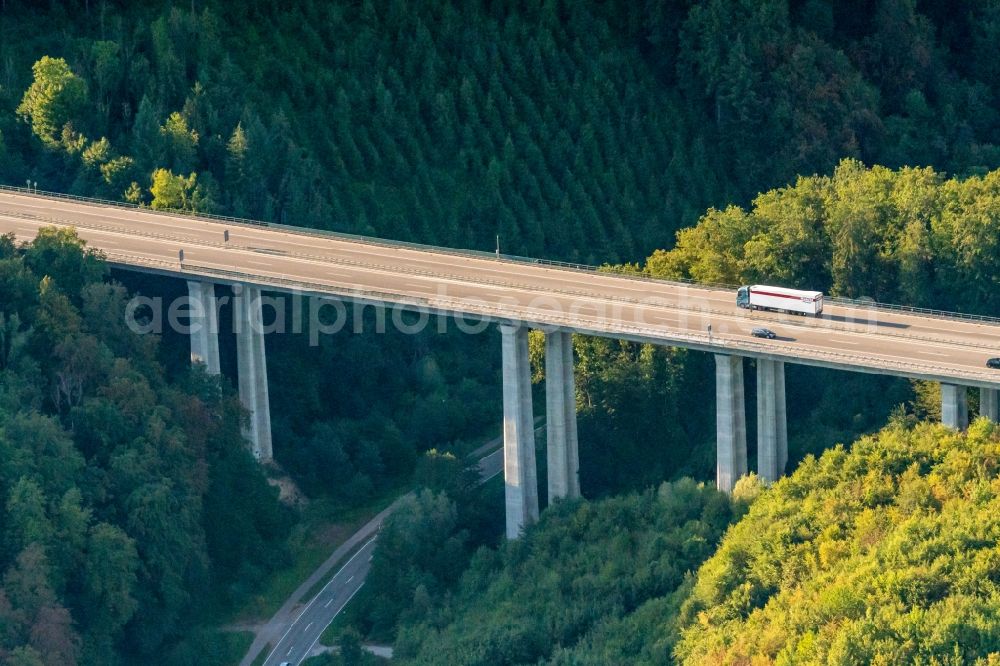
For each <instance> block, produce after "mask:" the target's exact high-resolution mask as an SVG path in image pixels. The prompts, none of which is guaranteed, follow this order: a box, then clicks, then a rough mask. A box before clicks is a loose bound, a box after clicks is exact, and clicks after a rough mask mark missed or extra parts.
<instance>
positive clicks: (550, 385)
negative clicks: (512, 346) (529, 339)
mask: <svg viewBox="0 0 1000 666" xmlns="http://www.w3.org/2000/svg"><path fill="white" fill-rule="evenodd" d="M545 412H546V416H545V430H546V443H547V446H546V450H547V454H548V459H547V460H548V470H549V504H551V503H552V502H553V501H554V500H556V499H558V498H562V497H569V498H574V497H579V496H580V480H579V469H580V459H579V452H578V446H577V438H576V385H575V383H574V379H573V334H572V333H563V332H561V331H554V332H552V333H548V334H546V336H545Z"/></svg>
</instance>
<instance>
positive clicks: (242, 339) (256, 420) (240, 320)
mask: <svg viewBox="0 0 1000 666" xmlns="http://www.w3.org/2000/svg"><path fill="white" fill-rule="evenodd" d="M233 293H234V294H235V298H234V299H233V319H234V324H235V328H236V363H237V372H238V379H239V381H238V383H239V390H240V402H242V403H243V407H245V408H246V409H247V411H249V412H250V423H249V424H248V425H247V427H246V428H245V430H244V433H243V434H244V436H245V437H246V438H247V440H248V441H249V442H250V451H251V452H252V453H253V455H254V457H255V458H257V459H258V460H262V461H264V460H271V458H272V457H273V451H272V448H271V407H270V403H269V400H268V395H267V357H266V354H265V349H264V321H263V313H262V311H261V302H260V288H259V287H254V286H252V285H248V284H242V285H236V286H234V287H233Z"/></svg>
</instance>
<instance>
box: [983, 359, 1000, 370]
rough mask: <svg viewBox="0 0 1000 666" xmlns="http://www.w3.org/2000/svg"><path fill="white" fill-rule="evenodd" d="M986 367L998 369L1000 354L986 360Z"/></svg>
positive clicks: (999, 367) (999, 366) (999, 368)
mask: <svg viewBox="0 0 1000 666" xmlns="http://www.w3.org/2000/svg"><path fill="white" fill-rule="evenodd" d="M986 367H987V368H996V369H997V370H1000V356H998V357H997V358H991V359H990V360H988V361H986Z"/></svg>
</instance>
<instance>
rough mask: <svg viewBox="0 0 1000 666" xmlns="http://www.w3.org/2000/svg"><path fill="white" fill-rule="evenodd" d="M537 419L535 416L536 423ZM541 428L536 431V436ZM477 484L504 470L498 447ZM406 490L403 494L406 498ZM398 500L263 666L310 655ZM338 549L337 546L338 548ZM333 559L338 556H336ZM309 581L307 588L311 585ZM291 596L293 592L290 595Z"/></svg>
mask: <svg viewBox="0 0 1000 666" xmlns="http://www.w3.org/2000/svg"><path fill="white" fill-rule="evenodd" d="M539 420H540V419H536V420H535V421H536V424H537V423H538V421H539ZM540 430H541V429H540V428H539V429H536V430H535V433H536V436H537V435H538V433H539V432H540ZM500 443H501V439H500V438H496V439H494V440H492V441H490V442H489V443H487V444H486V445H484V446H482V447H480V448H479V449H477V450H476V451H475V452H474V453H473V454H472V455H473V456H477V455H479V454H481V453H482V452H484V451H486V450H488V449H491V448H494V447H497V446H500ZM478 466H479V478H480V483H486V482H487V481H489V480H490V479H492V478H493V477H495V476H496V475H498V474H500V473H501V472H502V471H503V449H497V450H495V451H493V452H492V453H489V454H487V455H485V456H483V457H482V458H480V459H479V461H478ZM410 494H411V493H407V494H406V495H404V497H408V496H409V495H410ZM402 499H403V498H400V500H397V501H395V502H393V504H392V506H390V507H389V508H388V509H386V510H385V511H383V512H382V513H380V514H379V515H378V516H376V517H375V518H374V519H373V520H372V521H371V522H370V523H368V524H367V525H365V526H364V527H363V528H362V529H361V530H359V531H358V533H357V534H355V535H354V536H353V537H351V539H350V541H354V540H355V539H357V538H358V537H361V538H363V539H367V540H366V541H365V542H364V544H363V545H362V546H361V547H360V548H359V549H358V551H357V552H356V553H355V554H354V555H352V556H351V558H350V559H349V560H348V561H347V562H346V563H344V565H343V566H342V567H341V568H340V570H339V571H337V573H336V574H334V576H333V577H332V578H331V579H330V581H329V582H328V583H327V584H326V585H325V586H323V589H322V590H320V592H319V593H318V594H317V595H316V596H315V597H314V598H313V599H312V600H311V601H310V602H309V604H308V605H307V606H306V607H305V609H304V610H303V611H302V612H301V613H300V614H299V616H298V617H297V618H296V619H295V621H294V622H292V623H291V624H290V625H289V626H288V629H287V630H286V631H285V633H284V634H283V635H282V636H281V639H280V640H279V641H278V642H277V643H276V644H275V646H274V648H273V649H272V650H271V652H270V653H268V656H267V658H266V659H265V661H264V666H279V665H280V664H281V663H283V662H286V661H287V662H288V663H289V664H290V665H291V666H296V665H297V664H299V663H300V662H301V661H302V660H303V659H305V658H306V657H307V656H309V653H310V652H312V649H313V647H314V646H315V645H316V642H317V641H319V638H320V636H321V635H322V634H323V631H324V630H325V629H326V628H327V627H328V626H329V625H330V623H331V622H333V620H334V618H336V617H337V614H338V613H340V611H341V610H343V609H344V607H345V606H346V605H347V603H348V602H349V601H350V600H351V599H352V598H353V597H354V595H355V594H357V593H358V590H360V589H361V587H362V586H363V585H364V584H365V578H366V577H367V576H368V570H369V569H370V568H371V560H372V552H373V551H374V550H375V539H376V538H377V537H378V534H377V525H378V524H380V523H381V522H382V520H384V519H385V518H386V517H388V515H389V514H390V513H392V512H393V511H394V510H395V509H396V508H398V506H399V504H400V501H401V500H402ZM338 550H339V549H338ZM335 559H340V558H336V557H335ZM311 585H312V584H311V583H310V587H311ZM293 596H294V595H293ZM261 642H262V641H261ZM261 642H259V641H256V640H255V641H254V644H253V645H252V646H251V647H250V651H249V652H248V653H247V655H246V657H244V659H243V661H242V662H241V666H242V665H248V664H250V663H252V662H253V660H254V659H255V658H256V657H257V654H258V652H260V649H261V647H263V645H261V644H260V643H261Z"/></svg>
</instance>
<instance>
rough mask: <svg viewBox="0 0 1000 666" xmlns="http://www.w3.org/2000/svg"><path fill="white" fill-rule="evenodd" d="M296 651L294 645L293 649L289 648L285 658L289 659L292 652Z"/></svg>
mask: <svg viewBox="0 0 1000 666" xmlns="http://www.w3.org/2000/svg"><path fill="white" fill-rule="evenodd" d="M294 649H295V646H294V645H293V646H292V647H290V648H288V652H286V653H285V656H286V657H287V656H288V655H290V654H291V653H292V650H294Z"/></svg>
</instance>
